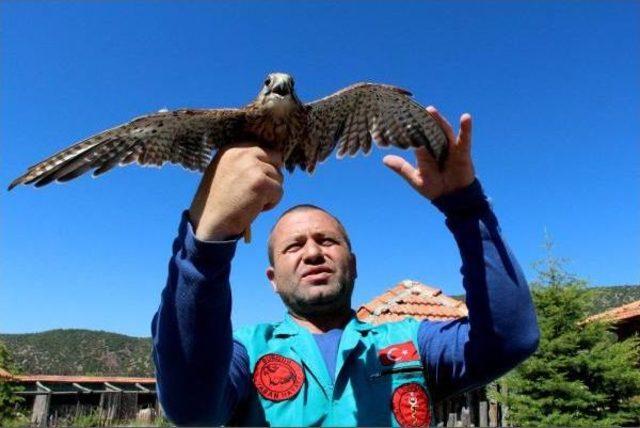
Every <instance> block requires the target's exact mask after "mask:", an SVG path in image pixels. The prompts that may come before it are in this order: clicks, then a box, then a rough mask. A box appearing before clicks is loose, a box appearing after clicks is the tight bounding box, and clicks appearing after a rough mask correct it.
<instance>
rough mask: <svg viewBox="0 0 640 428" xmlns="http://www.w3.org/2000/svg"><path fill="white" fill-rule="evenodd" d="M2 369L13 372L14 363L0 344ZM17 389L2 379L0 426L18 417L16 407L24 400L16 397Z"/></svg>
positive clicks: (0, 364) (0, 384)
mask: <svg viewBox="0 0 640 428" xmlns="http://www.w3.org/2000/svg"><path fill="white" fill-rule="evenodd" d="M0 369H4V370H6V371H9V372H12V371H13V369H14V367H13V362H12V360H11V357H10V355H9V351H8V350H7V348H6V347H5V346H4V344H3V343H2V342H0ZM14 392H15V387H14V386H12V385H11V384H10V383H8V382H5V381H3V380H2V378H0V425H1V426H5V425H6V424H7V423H8V422H9V421H10V420H11V419H13V418H14V417H15V416H16V406H17V405H18V404H20V403H21V402H22V401H23V399H22V397H18V396H17V395H15V393H14Z"/></svg>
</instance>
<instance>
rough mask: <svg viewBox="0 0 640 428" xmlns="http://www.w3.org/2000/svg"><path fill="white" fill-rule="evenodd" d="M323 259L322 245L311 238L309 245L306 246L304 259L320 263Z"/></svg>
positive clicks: (308, 261)
mask: <svg viewBox="0 0 640 428" xmlns="http://www.w3.org/2000/svg"><path fill="white" fill-rule="evenodd" d="M323 260H324V254H323V253H322V247H320V245H318V244H317V243H315V242H313V241H311V240H309V241H307V245H305V247H304V261H305V262H306V263H318V262H322V261H323Z"/></svg>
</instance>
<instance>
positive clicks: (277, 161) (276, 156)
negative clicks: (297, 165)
mask: <svg viewBox="0 0 640 428" xmlns="http://www.w3.org/2000/svg"><path fill="white" fill-rule="evenodd" d="M262 150H263V151H264V153H265V155H266V158H264V161H265V162H269V163H270V164H271V165H273V166H275V167H276V168H280V167H281V166H282V163H283V159H282V152H281V151H279V150H273V149H262Z"/></svg>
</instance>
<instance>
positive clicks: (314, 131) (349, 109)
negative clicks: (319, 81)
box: [306, 83, 447, 169]
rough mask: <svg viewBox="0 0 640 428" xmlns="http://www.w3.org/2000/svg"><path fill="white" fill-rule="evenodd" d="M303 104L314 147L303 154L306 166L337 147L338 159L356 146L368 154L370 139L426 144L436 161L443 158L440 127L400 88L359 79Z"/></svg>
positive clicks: (444, 147) (381, 142) (406, 145)
mask: <svg viewBox="0 0 640 428" xmlns="http://www.w3.org/2000/svg"><path fill="white" fill-rule="evenodd" d="M307 107H308V108H309V119H308V120H309V133H310V140H311V141H310V144H311V146H312V147H313V153H309V151H308V152H307V159H306V161H307V165H308V166H309V165H315V163H316V162H321V161H323V160H325V159H326V158H327V156H329V154H330V153H331V152H332V151H333V149H334V148H335V147H336V145H337V146H338V151H337V156H338V157H339V158H341V157H343V156H344V155H345V154H349V155H352V156H353V155H355V154H356V153H357V152H358V151H359V150H362V151H363V152H364V153H368V152H369V151H370V150H371V141H372V140H374V141H375V142H376V143H377V144H378V145H379V146H389V145H392V146H396V147H400V148H403V149H406V148H409V147H420V146H425V147H427V149H428V150H429V152H430V153H431V154H432V155H433V156H434V157H435V158H436V159H437V160H438V161H439V162H442V161H443V160H444V158H445V157H446V154H447V137H446V135H445V133H444V131H443V130H442V129H441V128H440V126H439V125H438V123H437V122H436V120H435V119H434V118H433V117H431V115H430V114H429V113H428V112H427V111H426V110H425V109H424V107H422V106H421V105H420V104H418V103H417V102H416V101H415V100H413V99H412V98H411V93H410V92H408V91H406V90H404V89H401V88H397V87H395V86H390V85H378V84H372V83H358V84H355V85H352V86H349V87H347V88H344V89H342V90H340V91H338V92H336V93H334V94H332V95H329V96H328V97H325V98H322V99H319V100H317V101H314V102H312V103H309V104H307ZM310 156H311V157H312V158H313V159H309V157H310ZM311 169H312V168H311Z"/></svg>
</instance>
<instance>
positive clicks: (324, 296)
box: [267, 209, 356, 315]
mask: <svg viewBox="0 0 640 428" xmlns="http://www.w3.org/2000/svg"><path fill="white" fill-rule="evenodd" d="M271 245H272V249H273V266H270V267H269V268H268V269H267V277H268V278H269V281H270V282H271V284H272V286H273V288H274V290H275V291H276V292H277V293H278V294H280V297H282V300H283V301H284V303H285V305H287V307H288V308H289V309H290V310H291V311H292V312H294V313H295V314H299V315H313V314H323V313H324V314H326V313H331V312H335V311H339V310H344V309H345V308H350V307H351V293H352V291H353V283H354V281H355V278H356V261H355V256H354V255H353V254H352V253H351V250H350V249H349V245H348V243H347V241H346V239H345V236H344V234H343V233H342V230H341V228H340V226H339V225H338V223H337V222H336V221H335V219H333V218H332V217H331V216H330V215H328V214H327V213H325V212H323V211H320V210H315V209H304V210H297V211H293V212H291V213H289V214H287V215H286V216H284V217H283V218H282V219H280V221H279V222H278V224H277V225H276V227H275V229H274V230H273V233H272V235H271Z"/></svg>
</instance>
